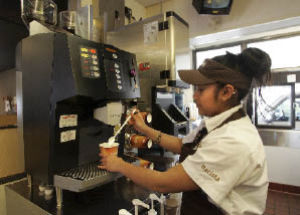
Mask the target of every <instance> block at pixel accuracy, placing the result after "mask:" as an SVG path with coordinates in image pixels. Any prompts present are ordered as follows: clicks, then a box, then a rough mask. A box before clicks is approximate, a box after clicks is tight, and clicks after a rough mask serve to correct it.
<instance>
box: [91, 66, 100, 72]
mask: <svg viewBox="0 0 300 215" xmlns="http://www.w3.org/2000/svg"><path fill="white" fill-rule="evenodd" d="M90 68H91V70H96V71H99V67H98V66H91V67H90Z"/></svg>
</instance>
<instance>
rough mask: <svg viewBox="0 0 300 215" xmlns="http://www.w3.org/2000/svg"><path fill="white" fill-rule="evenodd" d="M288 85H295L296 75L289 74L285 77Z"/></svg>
mask: <svg viewBox="0 0 300 215" xmlns="http://www.w3.org/2000/svg"><path fill="white" fill-rule="evenodd" d="M286 78H287V82H288V83H295V82H296V74H290V75H287V76H286Z"/></svg>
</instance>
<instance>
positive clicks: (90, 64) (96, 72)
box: [80, 46, 101, 79]
mask: <svg viewBox="0 0 300 215" xmlns="http://www.w3.org/2000/svg"><path fill="white" fill-rule="evenodd" d="M80 61H81V73H82V76H83V77H85V78H93V79H96V78H100V76H101V73H100V68H99V58H98V53H97V49H95V48H90V47H85V46H80Z"/></svg>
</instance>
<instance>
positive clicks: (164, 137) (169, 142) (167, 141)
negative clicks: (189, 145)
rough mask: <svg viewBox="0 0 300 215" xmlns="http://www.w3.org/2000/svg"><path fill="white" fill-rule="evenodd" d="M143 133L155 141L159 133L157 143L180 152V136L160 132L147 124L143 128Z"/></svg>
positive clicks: (177, 152)
mask: <svg viewBox="0 0 300 215" xmlns="http://www.w3.org/2000/svg"><path fill="white" fill-rule="evenodd" d="M143 133H144V134H145V135H146V136H148V137H149V138H151V140H153V141H157V139H158V137H159V135H160V141H159V143H158V144H159V145H160V146H161V147H163V148H165V149H167V150H169V151H171V152H173V153H176V154H180V153H181V147H182V140H181V139H180V138H178V137H175V136H172V135H168V134H165V133H162V132H160V131H158V130H155V129H153V128H151V127H148V126H147V127H146V128H145V129H144V130H143Z"/></svg>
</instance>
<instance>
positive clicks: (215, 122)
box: [204, 104, 242, 133]
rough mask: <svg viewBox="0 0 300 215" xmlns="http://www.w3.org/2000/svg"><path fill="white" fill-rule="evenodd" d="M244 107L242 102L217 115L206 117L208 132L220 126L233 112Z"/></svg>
mask: <svg viewBox="0 0 300 215" xmlns="http://www.w3.org/2000/svg"><path fill="white" fill-rule="evenodd" d="M240 108H242V104H239V105H237V106H234V107H233V108H230V109H228V110H226V111H224V112H222V113H220V114H218V115H216V116H213V117H210V118H205V119H204V121H205V126H206V128H207V131H208V133H209V132H210V131H212V130H213V129H215V128H216V127H218V126H219V125H220V124H221V123H222V122H224V121H225V120H226V119H227V118H228V117H230V116H231V115H232V114H233V113H235V112H236V111H238V110H239V109H240Z"/></svg>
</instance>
